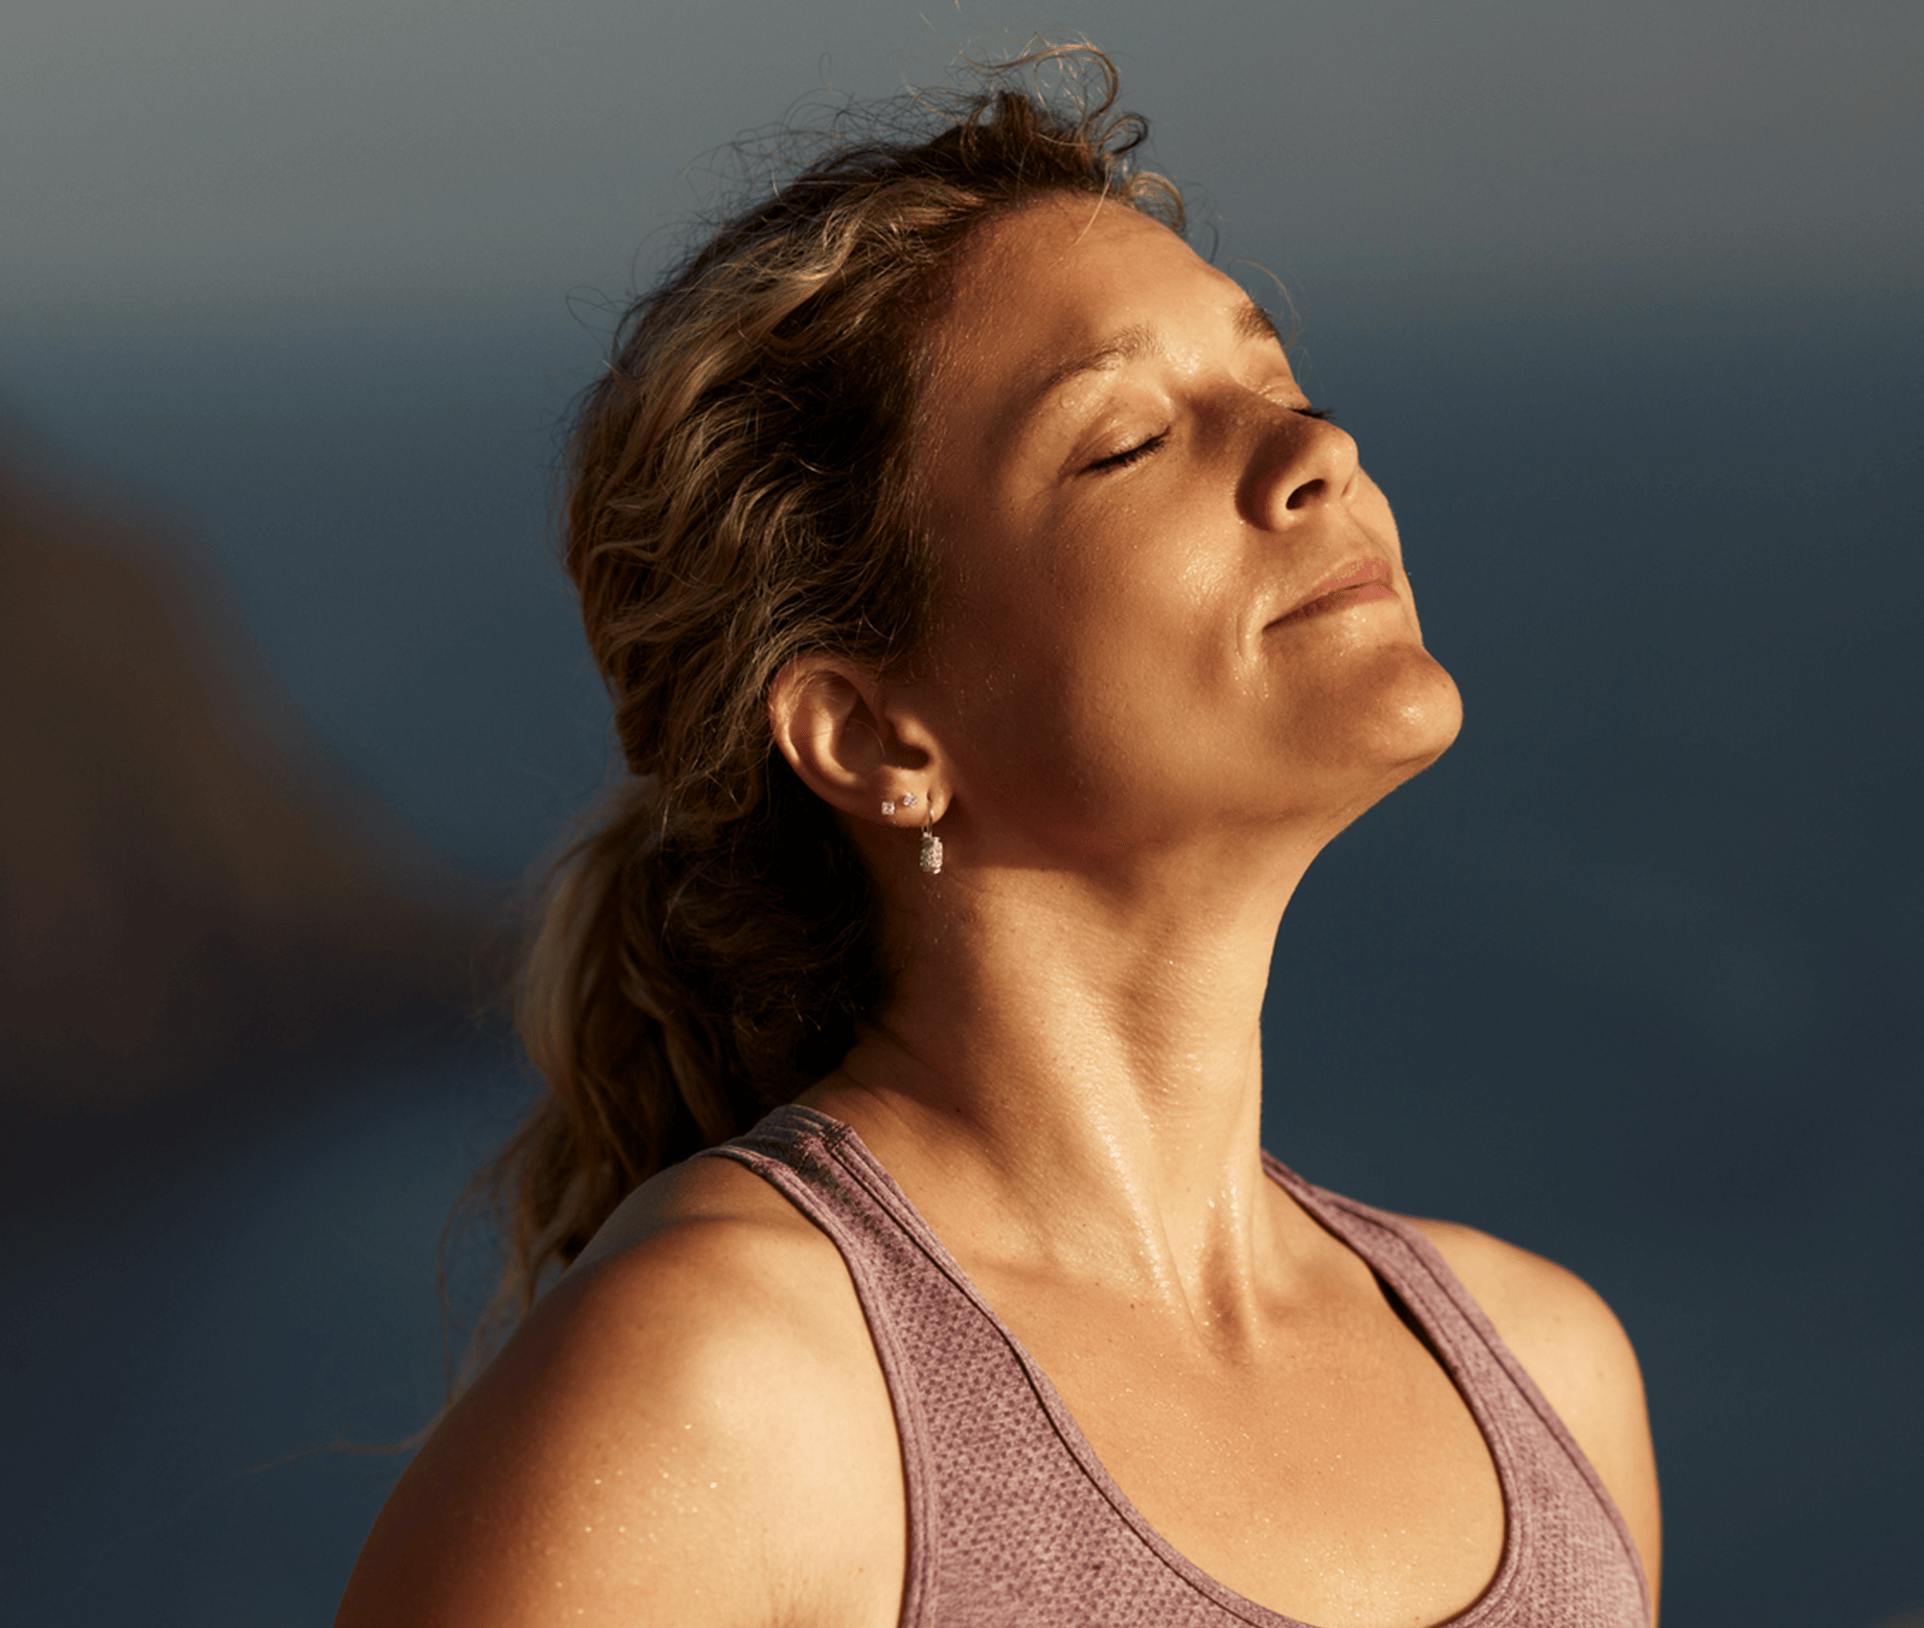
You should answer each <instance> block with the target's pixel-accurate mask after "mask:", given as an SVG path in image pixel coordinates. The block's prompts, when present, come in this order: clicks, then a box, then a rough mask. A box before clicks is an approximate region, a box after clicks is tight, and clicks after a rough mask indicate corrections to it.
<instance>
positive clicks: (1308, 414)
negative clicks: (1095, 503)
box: [1083, 407, 1336, 474]
mask: <svg viewBox="0 0 1924 1628" xmlns="http://www.w3.org/2000/svg"><path fill="white" fill-rule="evenodd" d="M1290 411H1291V412H1293V413H1297V414H1300V415H1301V416H1302V417H1304V418H1319V419H1324V420H1328V421H1331V422H1334V420H1335V416H1336V410H1335V409H1334V408H1333V407H1292V408H1291V409H1290ZM1168 439H1169V432H1168V431H1167V430H1163V431H1162V432H1161V433H1160V434H1157V435H1152V436H1150V437H1149V439H1148V440H1147V441H1141V442H1138V443H1137V444H1136V445H1135V446H1133V447H1127V448H1125V449H1124V450H1123V451H1121V452H1114V453H1111V454H1110V455H1109V456H1108V457H1106V458H1098V459H1096V461H1095V462H1094V463H1092V464H1090V465H1089V466H1088V468H1087V469H1085V470H1084V471H1083V473H1084V474H1093V473H1097V472H1100V471H1102V470H1107V469H1124V468H1127V467H1128V466H1129V465H1130V464H1133V463H1137V462H1139V461H1140V460H1142V459H1144V458H1147V457H1148V456H1149V455H1150V454H1151V453H1152V452H1154V451H1156V450H1157V449H1158V448H1159V447H1161V445H1162V444H1163V442H1165V441H1167V440H1168Z"/></svg>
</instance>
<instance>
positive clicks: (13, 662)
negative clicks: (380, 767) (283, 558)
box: [0, 437, 488, 1118]
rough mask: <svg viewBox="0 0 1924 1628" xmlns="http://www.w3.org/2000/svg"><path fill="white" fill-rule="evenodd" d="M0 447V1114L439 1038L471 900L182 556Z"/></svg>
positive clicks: (469, 890) (467, 984)
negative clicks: (329, 750)
mask: <svg viewBox="0 0 1924 1628" xmlns="http://www.w3.org/2000/svg"><path fill="white" fill-rule="evenodd" d="M9 440H10V441H11V442H12V447H11V454H12V455H11V456H10V455H9V449H6V448H0V753H4V760H3V761H4V793H3V794H0V1108H4V1109H5V1110H7V1111H8V1112H9V1114H10V1115H14V1114H22V1113H24V1114H26V1115H28V1116H32V1117H38V1116H39V1115H41V1114H46V1115H50V1116H52V1117H55V1118H59V1117H65V1116H66V1115H68V1114H70V1113H78V1114H91V1113H93V1112H95V1111H98V1110H100V1109H103V1108H111V1107H116V1106H125V1105H131V1104H132V1103H134V1102H135V1101H138V1100H141V1099H147V1098H152V1097H155V1096H158V1095H162V1094H178V1093H182V1092H186V1091H190V1090H193V1089H195V1088H197V1087H199V1086H202V1085H205V1084H209V1083H211V1082H213V1081H215V1080H217V1079H219V1078H220V1077H222V1076H223V1075H227V1074H230V1073H232V1072H233V1071H235V1070H238V1069H241V1068H244V1067H247V1066H249V1065H251V1064H255V1063H258V1062H261V1061H264V1060H268V1059H271V1058H277V1057H287V1056H288V1055H290V1054H294V1053H298V1054H299V1055H300V1056H302V1057H303V1059H307V1058H311V1057H313V1056H316V1055H320V1056H325V1055H328V1054H331V1053H333V1052H334V1051H336V1050H346V1049H348V1048H352V1047H354V1046H356V1045H364V1044H365V1043H366V1041H367V1039H368V1038H369V1035H370V1033H371V1032H373V1031H377V1030H393V1029H395V1028H396V1027H397V1026H407V1025H409V1024H416V1025H418V1024H421V1023H426V1024H430V1025H432V1024H436V1023H439V1024H440V1025H442V1026H444V1027H458V1026H459V1023H460V1019H459V1015H458V1011H457V1009H458V1008H459V1007H461V1006H463V1005H465V1004H467V1003H468V1002H470V1001H471V1000H472V999H473V997H474V994H475V991H476V989H477V988H478V987H479V983H478V980H479V978H480V976H481V975H480V972H479V969H478V966H477V965H476V964H475V961H474V957H475V951H476V948H477V946H478V945H479V943H480V941H481V938H482V935H483V932H484V930H485V927H486V922H487V915H488V901H487V900H486V899H485V898H484V897H482V895H481V890H480V889H479V888H478V887H477V886H476V884H474V883H472V882H469V881H466V880H464V878H463V877H462V876H461V875H460V874H458V873H456V872H455V871H454V870H453V869H452V868H451V867H450V866H448V865H447V864H446V863H445V862H443V861H441V860H439V859H438V858H437V857H436V856H435V855H434V854H432V853H431V852H430V851H428V849H427V848H426V846H425V845H424V844H423V843H422V842H420V840H419V839H418V838H416V837H415V836H414V835H413V834H412V833H410V832H409V831H407V830H406V829H405V828H404V827H402V825H401V824H400V822H399V820H398V818H397V817H396V816H394V815H392V814H391V813H389V812H387V811H386V810H385V809H384V808H383V807H382V806H381V805H379V804H378V802H377V801H376V800H375V799H374V798H373V797H371V796H369V795H367V794H364V793H361V792H359V791H357V790H356V789H354V788H353V787H351V786H350V785H348V784H346V783H345V777H344V775H343V774H342V773H341V772H340V771H339V770H336V769H332V768H331V767H330V764H329V762H328V759H327V755H326V754H325V753H324V752H323V751H322V750H321V749H320V747H319V746H318V744H317V742H316V740H315V738H314V735H313V733H312V731H311V729H310V728H309V727H308V726H307V724H306V723H305V722H304V721H303V720H302V719H301V717H300V716H299V714H298V713H297V712H296V710H295V708H294V707H293V705H292V704H291V702H289V701H288V700H287V699H286V697H285V696H284V695H283V693H282V692H281V691H280V690H279V688H278V686H277V685H276V684H275V682H274V680H273V679H272V677H271V676H270V675H269V674H268V672H267V671H266V668H265V665H264V663H263V662H262V661H261V660H260V658H259V657H258V655H257V654H256V653H255V652H254V650H253V649H252V647H251V646H250V645H249V643H248V642H247V640H246V638H245V636H244V635H243V633H242V632H241V630H240V628H239V625H238V619H237V618H236V617H235V616H234V615H233V614H232V613H231V611H230V610H229V609H228V608H227V605H226V602H225V599H224V596H223V592H222V588H221V584H220V582H219V579H218V577H217V575H216V573H215V572H214V570H213V569H212V568H211V567H210V566H209V565H208V564H207V563H206V561H205V559H204V558H202V557H201V555H200V554H199V552H198V551H197V550H196V549H194V548H193V547H192V546H190V544H189V543H188V541H187V540H186V539H181V538H178V537H174V536H171V535H169V533H168V530H167V528H166V527H165V526H164V525H162V524H160V523H157V522H154V521H151V520H149V519H146V518H145V517H141V516H138V515H134V516H128V515H124V514H116V513H113V512H110V511H109V510H108V509H107V508H106V507H105V506H104V505H103V504H102V503H101V502H100V501H99V500H98V499H89V500H87V501H85V502H82V501H79V500H76V499H75V498H73V497H71V496H70V495H68V494H67V493H66V492H64V491H62V490H60V489H58V488H56V487H55V486H54V485H52V484H51V483H49V482H48V481H46V480H45V479H42V478H34V477H29V476H28V475H27V474H25V473H24V472H23V468H22V465H23V463H24V459H23V457H22V456H21V446H20V442H19V440H18V439H17V438H14V437H9Z"/></svg>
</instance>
